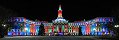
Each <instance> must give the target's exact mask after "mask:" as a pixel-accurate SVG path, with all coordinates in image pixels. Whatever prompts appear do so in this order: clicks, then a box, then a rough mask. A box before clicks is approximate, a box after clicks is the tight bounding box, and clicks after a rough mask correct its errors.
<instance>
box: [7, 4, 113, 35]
mask: <svg viewBox="0 0 119 40" xmlns="http://www.w3.org/2000/svg"><path fill="white" fill-rule="evenodd" d="M8 21H9V22H12V23H13V26H12V27H10V28H9V29H8V34H7V35H9V36H24V35H25V36H27V35H28V36H32V35H33V36H37V35H39V32H40V31H39V30H40V29H41V26H40V25H41V24H43V29H42V30H44V32H43V35H44V36H80V35H90V36H93V35H96V36H99V35H100V36H101V35H112V34H113V31H111V30H110V29H109V27H113V26H112V23H113V22H114V20H113V18H112V17H97V18H94V19H91V20H88V21H77V22H69V21H68V20H66V19H64V18H63V16H62V9H61V5H59V10H58V17H57V18H56V19H55V20H52V22H47V21H32V20H29V19H26V18H24V17H12V18H10V19H9V20H8ZM41 33H42V32H41Z"/></svg>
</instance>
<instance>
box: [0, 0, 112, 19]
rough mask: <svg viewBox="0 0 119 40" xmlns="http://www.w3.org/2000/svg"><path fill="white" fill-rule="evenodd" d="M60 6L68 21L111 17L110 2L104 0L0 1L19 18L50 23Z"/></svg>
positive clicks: (0, 3)
mask: <svg viewBox="0 0 119 40" xmlns="http://www.w3.org/2000/svg"><path fill="white" fill-rule="evenodd" d="M59 4H61V5H62V10H63V17H64V18H65V19H67V20H69V21H78V20H83V19H84V18H85V19H87V20H90V19H93V18H96V17H103V16H104V17H109V16H112V8H113V6H112V5H113V3H112V1H104V0H92V1H91V0H78V1H73V0H72V1H70V0H68V1H67V0H65V1H63V0H57V1H56V0H44V1H41V0H39V1H35V0H32V1H30V0H9V1H5V0H4V1H0V6H2V7H4V8H6V9H10V10H12V11H14V12H17V13H16V14H17V15H18V16H21V17H26V18H28V19H32V20H35V19H38V20H41V21H42V20H44V21H52V20H53V19H56V18H57V10H58V5H59Z"/></svg>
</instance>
